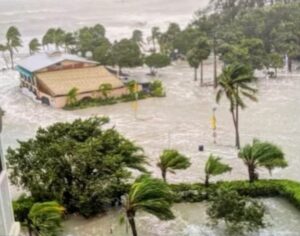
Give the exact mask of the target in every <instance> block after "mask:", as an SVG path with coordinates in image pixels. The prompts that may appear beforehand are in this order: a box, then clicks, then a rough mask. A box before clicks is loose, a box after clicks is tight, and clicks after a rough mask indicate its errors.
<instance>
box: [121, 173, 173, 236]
mask: <svg viewBox="0 0 300 236" xmlns="http://www.w3.org/2000/svg"><path fill="white" fill-rule="evenodd" d="M171 206H172V191H171V189H170V187H169V186H168V185H167V184H166V183H164V182H163V181H161V180H159V179H153V178H151V177H150V176H145V175H144V176H142V177H140V178H138V179H137V180H136V181H135V182H134V183H133V184H132V186H131V188H130V191H129V193H128V195H127V196H125V198H124V199H123V208H124V213H125V215H126V218H127V220H128V222H129V224H130V227H131V230H132V235H133V236H137V235H138V233H137V229H136V224H135V216H136V213H137V212H138V211H145V212H148V213H150V214H152V215H154V216H156V217H158V218H159V219H160V220H171V219H174V218H175V216H174V214H173V212H172V211H171V209H170V208H171Z"/></svg>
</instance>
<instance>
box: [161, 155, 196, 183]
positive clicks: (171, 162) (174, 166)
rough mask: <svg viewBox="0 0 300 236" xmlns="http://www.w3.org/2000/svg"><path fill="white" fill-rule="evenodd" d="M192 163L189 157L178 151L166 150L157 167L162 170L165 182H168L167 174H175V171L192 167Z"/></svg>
mask: <svg viewBox="0 0 300 236" xmlns="http://www.w3.org/2000/svg"><path fill="white" fill-rule="evenodd" d="M190 165H191V163H190V161H189V159H188V158H187V157H185V156H184V155H182V154H180V153H179V152H178V151H176V150H164V151H163V154H162V155H161V156H160V160H159V162H158V163H157V166H158V167H159V168H160V170H161V175H162V178H163V180H164V181H165V182H166V180H167V172H168V171H169V172H171V173H175V172H174V170H183V169H187V168H188V167H190Z"/></svg>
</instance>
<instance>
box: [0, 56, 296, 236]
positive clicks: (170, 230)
mask: <svg viewBox="0 0 300 236" xmlns="http://www.w3.org/2000/svg"><path fill="white" fill-rule="evenodd" d="M205 70H206V73H205V74H206V76H205V80H206V81H207V82H209V81H211V77H212V76H211V74H212V65H211V63H209V62H207V63H206V65H205ZM147 71H148V70H147V69H146V68H139V69H136V70H132V71H130V72H131V74H132V75H134V76H135V77H138V78H143V77H145V74H146V72H147ZM158 78H159V79H161V80H162V81H163V82H164V85H165V87H166V91H167V97H166V98H151V99H147V100H142V101H139V103H138V104H139V105H138V111H137V113H135V112H134V111H133V109H132V104H131V103H122V104H116V105H113V106H105V107H97V108H89V109H84V110H77V111H72V112H69V111H62V110H55V109H52V108H49V107H46V106H43V105H41V104H39V103H37V102H35V101H33V100H32V99H31V98H29V97H27V96H25V95H24V94H22V93H21V91H20V90H19V88H18V75H17V74H16V73H14V72H9V71H8V72H4V73H2V74H1V77H0V103H1V105H2V107H3V109H4V110H5V111H6V116H5V122H4V132H3V143H4V148H7V147H8V146H16V140H17V139H20V140H26V139H27V138H29V137H32V136H34V133H35V130H36V129H37V128H38V127H39V126H46V125H49V124H52V123H54V122H56V121H66V120H73V119H75V118H78V117H81V118H86V117H90V116H109V117H110V119H111V125H113V126H115V127H116V128H117V129H118V130H119V131H120V132H121V133H122V134H124V135H125V136H126V137H128V138H129V139H131V140H133V141H134V142H136V143H137V144H138V145H140V146H142V147H143V148H144V150H145V153H146V154H147V156H148V157H149V162H150V163H151V165H150V166H149V167H148V168H149V169H150V171H152V173H153V175H154V176H156V177H160V173H159V170H158V169H157V167H156V161H157V159H158V156H159V154H160V153H161V152H162V151H163V150H164V149H166V148H174V149H178V150H179V151H180V152H182V153H184V154H186V155H187V156H189V157H190V158H191V161H192V166H191V167H190V168H189V169H188V170H184V171H178V172H177V174H176V175H173V174H169V176H168V179H169V181H170V182H177V183H178V182H197V181H203V177H204V173H203V169H204V163H205V161H206V159H207V157H208V155H209V154H210V153H214V154H216V155H219V156H220V157H222V158H223V161H224V162H226V163H228V164H230V165H231V166H232V167H233V171H232V172H231V173H229V174H226V175H224V176H222V177H219V178H216V180H217V179H220V178H222V179H228V180H229V179H246V178H247V172H246V168H245V167H244V165H243V163H242V162H241V161H240V160H239V159H238V158H237V152H236V150H235V148H234V146H233V142H234V132H233V125H232V121H231V117H230V114H229V111H228V104H227V103H226V101H222V103H221V104H220V105H219V106H218V108H217V120H218V122H217V124H218V132H217V133H218V143H217V144H216V145H214V144H213V140H212V131H211V128H210V117H211V113H212V107H213V106H215V102H214V92H213V89H212V88H211V87H202V88H201V87H200V86H199V83H198V82H194V81H193V72H192V70H191V69H190V68H189V67H188V66H187V65H186V64H185V63H178V64H177V65H173V66H171V67H168V68H166V69H163V70H161V71H160V74H159V76H158ZM257 86H258V88H259V91H260V92H259V94H258V98H259V102H258V103H250V102H248V104H249V106H248V107H247V109H246V110H245V111H243V112H242V113H241V138H242V143H243V144H245V143H248V142H250V141H251V140H252V139H253V138H254V137H256V138H260V139H262V140H268V141H272V142H274V143H276V144H278V145H280V146H281V147H282V148H283V150H284V152H285V153H286V158H287V160H288V162H289V167H288V168H286V169H283V170H281V169H278V170H275V171H274V173H273V176H272V178H288V179H294V180H300V173H299V171H298V167H299V164H300V160H299V158H298V153H299V152H300V147H299V146H298V143H299V142H300V140H299V139H300V135H299V133H300V121H299V119H298V117H297V114H300V106H299V105H300V104H299V103H300V102H299V101H300V93H299V89H300V79H299V78H297V77H289V78H284V79H278V80H259V82H258V84H257ZM199 144H203V145H204V147H205V151H204V152H201V153H200V152H198V145H199ZM260 173H261V177H264V178H269V174H268V172H267V171H265V170H260ZM12 189H13V195H14V196H16V194H17V189H15V188H12ZM266 203H267V204H268V205H271V206H272V207H273V208H274V213H273V214H272V216H273V217H272V218H270V222H271V223H273V224H274V227H275V228H272V227H271V228H269V229H266V230H265V231H263V233H261V235H288V236H289V235H297V233H296V232H299V228H297V227H299V225H298V224H297V223H295V224H294V226H293V227H295V228H293V227H290V226H291V222H290V220H295V221H296V222H299V219H300V218H299V217H300V216H299V214H298V213H297V212H295V209H293V208H292V207H291V206H289V205H287V204H281V203H280V202H278V201H273V200H267V201H266ZM180 206H181V205H179V206H175V211H176V212H177V214H178V215H179V216H180V217H179V218H177V219H176V220H175V221H172V222H159V221H158V220H156V219H154V218H151V217H149V216H148V215H141V218H139V219H140V220H139V222H140V223H139V225H140V228H141V230H145V234H142V235H145V236H148V235H149V236H150V235H162V234H161V232H164V233H166V234H163V235H170V236H171V235H172V236H173V235H178V236H179V235H190V236H192V235H219V233H220V232H221V231H217V232H214V231H211V230H210V229H209V228H207V227H206V226H205V219H204V218H203V217H204V216H203V217H200V216H201V215H203V214H204V213H203V212H205V208H204V207H203V205H201V204H196V205H193V206H189V205H184V206H183V207H180ZM198 214H199V215H200V216H199V215H198ZM181 216H182V217H181ZM183 216H184V217H185V218H184V220H182V218H183ZM117 218H118V217H117ZM117 218H115V214H113V213H108V215H107V216H103V217H102V218H101V219H99V221H98V220H89V221H86V220H82V219H79V218H72V219H71V220H70V221H69V222H67V226H66V227H67V231H66V233H65V235H68V236H77V235H78V236H79V235H84V233H85V232H87V234H86V235H101V233H102V231H103V230H104V233H103V235H107V234H106V233H105V232H106V231H107V230H110V228H111V227H112V226H111V224H114V225H115V224H116V223H113V222H116V219H117ZM280 220H281V221H280ZM279 221H280V224H279V223H274V222H279ZM143 222H147V223H143ZM153 225H155V227H153ZM114 227H116V231H115V232H117V233H115V235H118V236H119V235H120V236H121V235H122V232H120V231H118V230H122V228H118V227H117V226H114ZM276 227H281V228H280V231H277V230H279V229H277V228H276ZM275 232H276V233H275ZM278 232H279V233H278ZM293 233H294V234H293ZM125 235H126V234H124V236H125Z"/></svg>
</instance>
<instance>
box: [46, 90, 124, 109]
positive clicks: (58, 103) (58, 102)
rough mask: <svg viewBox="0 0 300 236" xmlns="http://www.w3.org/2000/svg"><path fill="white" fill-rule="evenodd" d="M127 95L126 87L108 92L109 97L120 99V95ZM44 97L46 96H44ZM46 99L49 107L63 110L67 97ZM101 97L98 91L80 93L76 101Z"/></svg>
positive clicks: (49, 97)
mask: <svg viewBox="0 0 300 236" xmlns="http://www.w3.org/2000/svg"><path fill="white" fill-rule="evenodd" d="M125 94H128V89H127V88H126V87H122V88H117V89H114V90H112V91H111V92H110V94H109V96H110V97H120V96H122V95H125ZM44 96H46V94H44ZM47 96H48V99H49V100H50V101H51V106H53V107H55V108H63V107H64V106H65V105H66V104H67V99H68V98H67V96H61V97H51V96H49V95H47ZM99 97H102V95H101V93H99V92H98V91H93V92H88V93H81V94H78V96H77V100H78V101H80V100H82V99H84V98H99Z"/></svg>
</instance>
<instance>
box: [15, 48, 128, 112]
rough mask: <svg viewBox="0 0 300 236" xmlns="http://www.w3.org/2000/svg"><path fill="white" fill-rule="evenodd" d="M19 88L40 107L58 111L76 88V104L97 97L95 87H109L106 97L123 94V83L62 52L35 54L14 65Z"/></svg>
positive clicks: (80, 59) (74, 56)
mask: <svg viewBox="0 0 300 236" xmlns="http://www.w3.org/2000/svg"><path fill="white" fill-rule="evenodd" d="M17 64H18V65H17V67H16V70H17V71H18V72H19V73H20V80H21V84H20V86H21V88H27V89H28V90H29V91H31V92H32V93H33V94H34V95H35V96H36V98H37V99H39V100H41V102H42V103H43V104H46V105H49V106H53V107H56V108H62V107H64V106H65V105H66V104H67V100H68V93H69V92H70V91H71V90H72V89H74V88H76V89H77V100H82V99H89V98H97V97H101V96H102V95H101V93H100V92H99V87H100V86H101V85H102V84H111V85H112V91H111V92H110V96H113V97H117V96H121V95H123V94H126V93H127V91H128V89H127V88H126V86H125V85H124V83H123V82H122V81H121V80H120V79H119V78H118V77H117V76H116V75H114V74H113V73H111V72H110V71H109V70H108V69H106V67H104V66H100V65H98V63H97V62H95V61H90V60H87V59H85V58H82V57H79V56H76V55H71V54H66V53H62V52H52V53H39V54H36V55H33V56H30V57H28V58H26V59H24V60H22V61H19V62H18V63H17Z"/></svg>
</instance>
